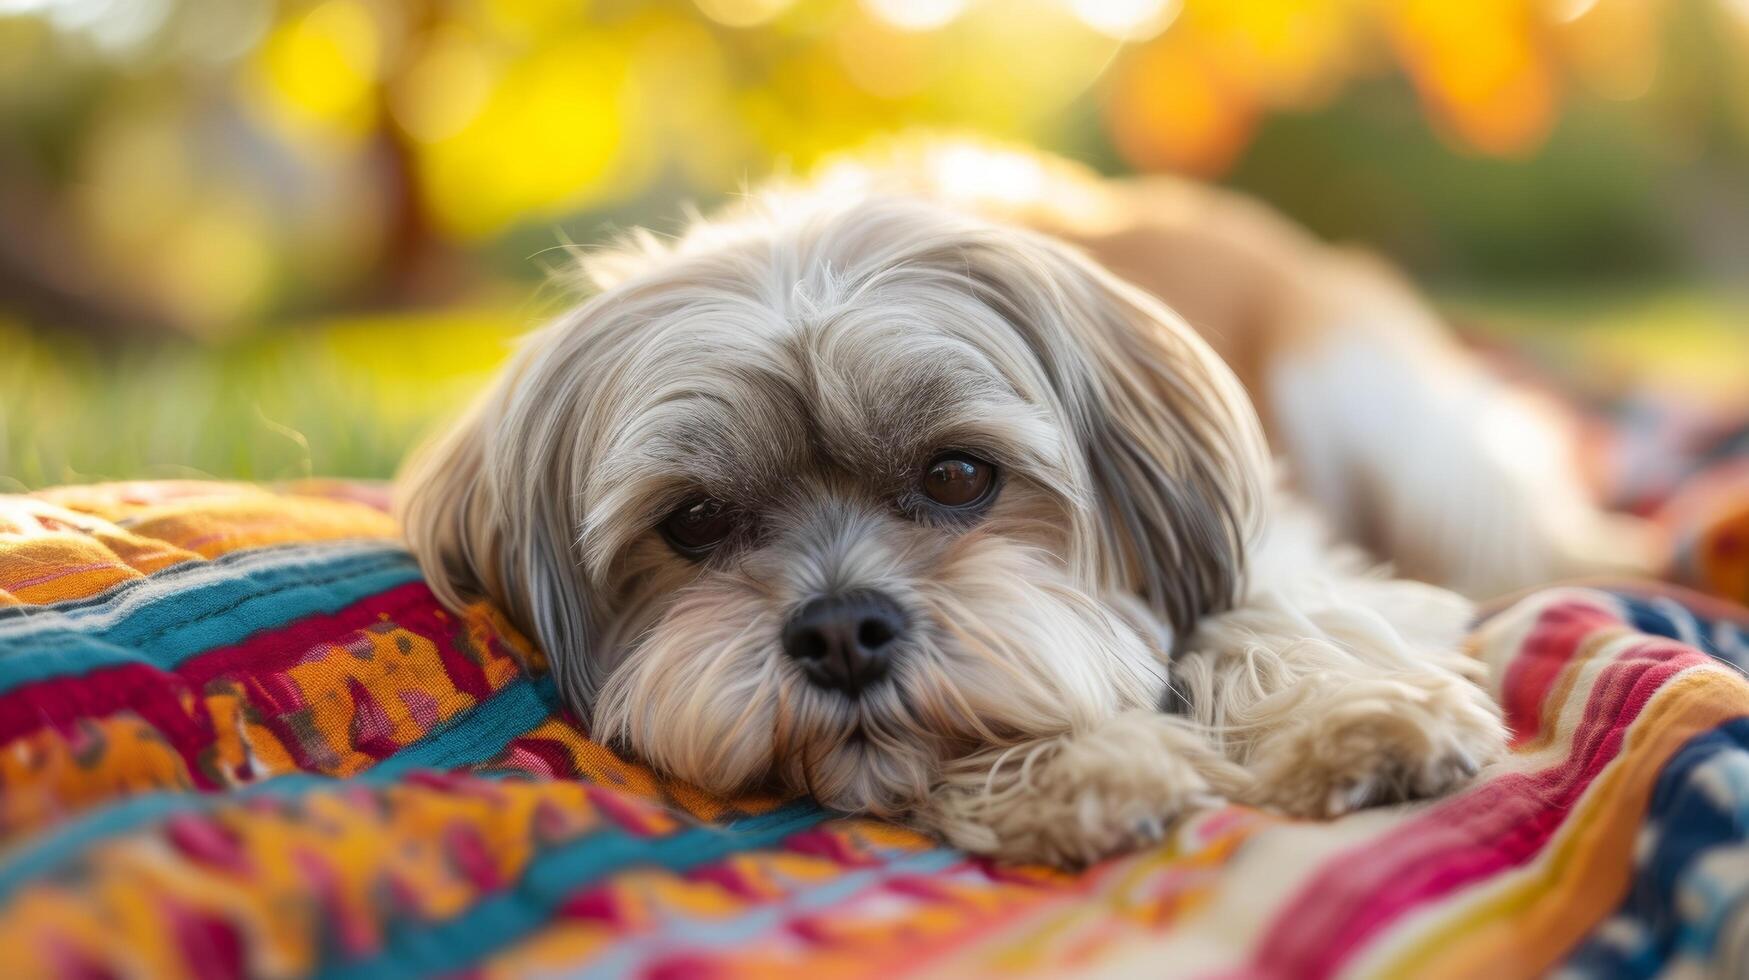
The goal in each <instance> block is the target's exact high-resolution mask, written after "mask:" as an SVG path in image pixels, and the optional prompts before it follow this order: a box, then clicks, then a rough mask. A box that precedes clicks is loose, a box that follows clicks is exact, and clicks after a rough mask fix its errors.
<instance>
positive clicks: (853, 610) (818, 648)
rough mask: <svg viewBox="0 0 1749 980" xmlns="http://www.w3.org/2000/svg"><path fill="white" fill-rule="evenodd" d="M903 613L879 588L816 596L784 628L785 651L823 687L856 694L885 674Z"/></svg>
mask: <svg viewBox="0 0 1749 980" xmlns="http://www.w3.org/2000/svg"><path fill="white" fill-rule="evenodd" d="M904 632H905V614H904V612H903V611H902V610H900V609H899V606H898V604H897V603H895V602H894V601H893V600H891V599H889V598H887V597H886V596H884V595H882V594H880V593H879V592H851V593H848V594H846V595H841V596H827V597H825V598H820V599H815V600H813V601H812V602H809V603H808V604H807V605H805V606H803V607H801V608H800V609H798V610H796V611H795V614H794V615H792V616H791V617H790V618H789V622H788V623H785V624H784V627H783V650H784V652H785V653H787V654H789V655H790V656H791V657H794V658H795V660H796V662H797V663H799V664H801V665H802V672H803V673H805V674H807V675H808V680H810V681H812V682H814V683H815V684H817V685H819V686H820V687H826V688H831V689H833V690H836V691H843V692H844V693H845V694H850V695H855V694H857V693H859V692H861V691H862V689H863V688H865V687H868V686H869V685H871V684H873V683H875V682H876V681H879V680H880V679H881V678H883V677H885V676H887V667H888V665H889V663H890V661H891V660H892V654H893V648H894V647H895V646H896V645H897V643H898V640H899V637H900V636H901V635H903V634H904Z"/></svg>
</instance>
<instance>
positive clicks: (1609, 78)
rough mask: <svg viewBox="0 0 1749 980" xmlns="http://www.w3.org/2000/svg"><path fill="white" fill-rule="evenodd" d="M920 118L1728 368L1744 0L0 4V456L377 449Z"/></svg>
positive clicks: (1719, 378)
mask: <svg viewBox="0 0 1749 980" xmlns="http://www.w3.org/2000/svg"><path fill="white" fill-rule="evenodd" d="M916 128H933V129H944V130H951V131H959V132H971V133H978V134H987V135H990V136H994V137H998V138H1004V139H1015V140H1024V141H1027V142H1030V143H1033V144H1035V145H1039V146H1042V147H1044V148H1047V149H1052V150H1056V151H1059V152H1063V153H1066V154H1068V155H1070V156H1073V157H1075V158H1077V159H1080V160H1082V161H1085V162H1087V163H1090V164H1092V165H1093V166H1095V167H1097V168H1099V169H1100V170H1103V171H1106V172H1110V173H1124V172H1135V171H1176V172H1182V173H1187V174H1192V175H1195V176H1198V177H1203V178H1207V179H1210V180H1217V181H1221V182H1224V183H1227V184H1231V185H1234V186H1237V187H1240V188H1244V189H1246V190H1248V191H1250V192H1253V193H1255V194H1257V195H1259V196H1261V197H1263V198H1265V199H1266V200H1268V201H1270V202H1271V203H1273V204H1274V205H1275V206H1276V207H1278V208H1280V209H1281V210H1283V211H1285V212H1287V213H1288V214H1290V215H1292V216H1293V217H1295V218H1297V219H1298V220H1300V221H1302V222H1304V223H1305V224H1307V225H1309V226H1310V227H1312V228H1313V229H1314V230H1316V231H1317V232H1318V233H1320V234H1322V235H1325V236H1327V237H1330V238H1332V239H1338V240H1344V241H1353V242H1359V243H1363V244H1365V245H1367V246H1370V247H1372V248H1374V249H1377V250H1379V251H1381V252H1383V253H1384V254H1386V255H1389V256H1390V257H1392V258H1393V259H1394V260H1395V261H1397V262H1399V263H1400V264H1402V265H1403V266H1405V267H1406V268H1407V269H1408V270H1409V271H1410V272H1411V273H1413V274H1414V275H1415V276H1416V277H1417V278H1418V279H1419V280H1420V281H1421V282H1422V283H1423V284H1424V285H1425V286H1426V287H1427V288H1428V289H1429V290H1430V291H1431V292H1432V293H1433V294H1434V295H1435V296H1436V297H1437V299H1438V301H1439V302H1440V303H1441V304H1442V306H1443V307H1444V308H1445V309H1446V310H1447V311H1448V312H1449V313H1450V314H1451V316H1452V317H1453V318H1454V320H1455V321H1456V322H1458V323H1459V324H1460V325H1461V326H1462V327H1463V328H1464V329H1465V330H1466V331H1468V332H1469V333H1470V334H1471V335H1472V336H1474V337H1475V338H1476V339H1477V340H1478V342H1480V343H1484V344H1489V345H1497V346H1506V347H1510V348H1512V349H1514V350H1516V351H1521V352H1525V353H1527V354H1528V356H1529V357H1530V358H1531V359H1532V360H1534V361H1535V362H1537V363H1538V364H1540V365H1542V366H1543V367H1544V368H1545V369H1547V370H1549V371H1551V372H1552V373H1553V374H1555V375H1557V376H1558V380H1559V382H1560V383H1561V384H1562V385H1564V386H1566V387H1567V388H1569V389H1570V390H1574V391H1578V392H1580V393H1581V394H1582V395H1588V396H1589V397H1594V398H1618V397H1622V396H1623V394H1624V393H1644V392H1653V391H1655V392H1659V393H1660V395H1659V397H1676V398H1695V399H1706V400H1710V401H1715V402H1716V401H1718V400H1721V399H1724V400H1731V399H1735V400H1738V401H1739V402H1741V401H1742V400H1743V399H1745V398H1749V0H1461V2H1460V0H1401V2H1390V0H651V2H634V0H321V2H315V3H307V2H292V0H281V2H275V0H0V490H7V489H20V488H30V487H37V486H42V485H46V484H52V483H62V482H74V481H90V480H98V479H112V478H131V477H166V476H218V477H238V478H248V479H287V478H296V477H302V476H308V475H312V474H313V475H323V476H355V477H386V476H388V475H390V474H391V473H392V472H393V471H394V468H395V466H396V463H397V462H398V460H399V459H400V457H401V455H402V453H403V452H404V451H405V450H406V448H407V447H408V445H409V443H410V442H411V441H412V440H414V439H416V438H417V437H418V435H419V434H420V433H422V432H423V431H425V430H426V429H427V428H429V427H430V425H431V424H432V421H433V420H434V419H435V418H438V417H441V416H443V415H445V414H447V413H449V412H452V411H454V410H456V409H457V408H459V407H460V405H461V404H462V403H463V402H464V401H465V400H466V399H467V398H468V397H469V395H470V394H471V393H472V392H473V391H474V390H475V389H476V388H477V387H478V386H479V385H480V384H481V383H482V381H483V380H484V378H485V377H486V376H488V375H489V374H490V372H491V370H492V368H493V367H494V365H496V364H497V363H498V361H499V360H500V359H501V358H502V357H503V356H504V354H505V352H506V350H507V348H508V345H509V343H510V342H511V340H512V339H513V338H514V337H515V335H516V334H517V333H519V332H521V331H523V330H526V329H528V328H529V327H530V326H532V325H535V324H537V323H539V322H540V321H541V320H542V319H543V318H544V317H546V316H549V315H551V313H553V312H554V311H555V310H556V309H558V308H560V307H562V306H563V305H564V304H565V303H566V302H567V301H568V300H569V299H571V297H567V296H565V295H564V294H563V293H562V292H561V291H559V290H558V288H557V287H555V286H552V285H550V284H548V277H549V276H550V273H551V272H552V271H553V270H554V269H556V268H560V267H562V266H563V264H564V262H565V260H566V252H565V250H564V247H563V246H564V243H567V242H576V243H589V242H593V241H599V240H600V239H602V238H603V237H604V236H607V235H611V234H613V233H614V232H615V231H617V230H623V229H625V228H628V227H630V226H633V225H640V224H649V225H652V226H654V227H656V228H657V229H673V228H674V227H676V218H677V216H679V215H680V214H681V213H682V210H683V205H684V204H685V203H686V202H696V203H698V204H701V205H706V206H708V205H709V204H710V203H711V202H712V201H714V200H717V199H719V198H721V197H722V196H724V195H726V194H732V193H734V192H735V191H736V190H737V189H738V188H740V187H742V186H744V185H746V184H747V183H749V182H751V181H756V180H758V179H759V178H761V177H763V176H765V175H768V174H771V173H774V172H796V171H802V170H805V169H807V168H808V167H809V166H810V165H811V164H812V163H814V162H815V161H817V160H818V159H820V158H821V157H822V156H825V155H828V154H830V153H833V152H835V151H839V150H843V149H846V148H851V147H855V146H856V145H858V144H860V143H863V142H865V141H867V140H869V139H870V138H871V137H874V136H877V135H879V134H883V133H892V132H895V131H904V130H910V129H916Z"/></svg>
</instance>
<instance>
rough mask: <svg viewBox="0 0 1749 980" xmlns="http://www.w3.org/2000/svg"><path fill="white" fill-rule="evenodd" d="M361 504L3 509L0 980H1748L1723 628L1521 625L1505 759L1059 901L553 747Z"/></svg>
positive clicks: (1221, 824)
mask: <svg viewBox="0 0 1749 980" xmlns="http://www.w3.org/2000/svg"><path fill="white" fill-rule="evenodd" d="M382 504H383V501H382V500H381V493H380V491H378V490H376V489H374V488H369V487H355V486H348V485H344V484H330V485H306V486H300V487H294V488H290V489H289V490H287V491H285V492H270V491H266V490H262V489H258V488H252V487H244V486H232V485H220V484H198V483H197V484H128V485H112V486H105V487H94V488H89V487H88V488H72V489H65V490H60V491H54V492H51V493H47V494H43V495H39V496H34V497H6V498H0V950H4V951H5V953H4V959H5V962H6V964H7V968H8V973H9V974H58V975H84V976H98V975H137V974H142V973H145V974H164V975H177V974H192V975H202V976H228V975H237V974H253V975H267V976H273V975H293V974H306V973H312V972H320V973H330V974H336V975H370V976H390V975H401V974H411V973H426V972H435V971H463V972H469V971H471V972H478V973H480V974H506V975H511V974H514V975H522V974H528V973H567V974H569V973H587V974H591V975H601V976H621V975H647V976H701V975H702V976H742V975H747V976H774V975H777V976H781V975H806V976H808V977H810V978H818V977H824V976H832V975H846V976H852V975H873V976H882V975H890V974H893V973H895V972H898V971H900V970H915V971H923V972H930V973H935V974H938V975H944V976H954V977H958V976H968V975H979V974H989V973H995V972H1020V973H1026V972H1031V973H1040V974H1062V973H1065V972H1074V973H1077V974H1080V973H1087V974H1100V973H1104V974H1114V975H1115V974H1146V975H1161V974H1174V975H1200V976H1222V977H1241V976H1289V975H1291V976H1323V975H1332V974H1366V975H1407V976H1418V977H1419V976H1439V975H1447V976H1489V977H1506V976H1515V975H1531V974H1536V973H1539V972H1542V971H1545V970H1548V969H1550V968H1554V967H1564V968H1565V969H1566V970H1567V971H1569V972H1571V973H1574V974H1609V975H1641V974H1648V975H1649V974H1651V973H1654V972H1659V971H1662V970H1668V969H1671V968H1674V967H1687V968H1691V969H1702V968H1712V969H1721V970H1724V971H1726V972H1727V973H1730V974H1735V975H1744V973H1745V971H1746V970H1749V963H1745V962H1743V961H1741V960H1740V959H1733V958H1740V957H1743V956H1744V955H1745V954H1744V950H1746V949H1749V901H1746V899H1749V857H1746V856H1749V682H1746V681H1745V680H1744V678H1743V676H1742V673H1741V671H1740V669H1739V668H1740V666H1741V664H1742V663H1743V661H1744V658H1746V657H1749V612H1745V611H1744V610H1742V609H1740V608H1738V607H1735V606H1731V605H1728V604H1726V603H1723V602H1719V601H1717V600H1709V599H1705V598H1703V597H1700V596H1698V595H1694V594H1691V593H1682V592H1677V591H1674V590H1672V589H1665V588H1658V587H1646V588H1644V589H1638V590H1618V591H1614V592H1604V591H1597V590H1589V589H1586V590H1580V589H1557V590H1551V591H1546V592H1543V593H1539V594H1537V595H1534V596H1532V597H1530V598H1528V599H1525V600H1523V601H1522V602H1520V603H1518V604H1516V605H1514V606H1513V607H1511V608H1510V609H1508V610H1505V611H1503V612H1501V613H1499V614H1497V615H1495V616H1493V617H1491V618H1489V619H1488V620H1487V621H1486V622H1485V623H1483V624H1482V625H1481V627H1480V628H1479V629H1478V630H1477V631H1476V633H1475V634H1474V636H1473V638H1472V644H1473V649H1474V652H1475V654H1476V655H1477V656H1479V657H1481V658H1483V659H1484V660H1485V661H1486V662H1487V663H1488V664H1489V665H1490V667H1491V670H1492V675H1493V677H1494V678H1495V680H1494V684H1495V694H1496V695H1497V696H1498V697H1499V698H1500V700H1501V703H1502V704H1503V705H1505V707H1506V710H1507V713H1508V717H1509V719H1510V722H1511V724H1512V727H1513V731H1514V732H1515V740H1514V751H1513V753H1512V755H1511V757H1510V759H1509V760H1508V761H1507V762H1506V763H1505V764H1504V765H1501V766H1499V767H1498V768H1496V769H1493V770H1491V771H1489V772H1487V773H1485V774H1484V778H1482V779H1481V780H1480V781H1479V782H1477V783H1476V784H1475V785H1473V786H1472V787H1471V788H1469V789H1467V790H1466V791H1464V792H1462V793H1460V794H1458V795H1456V796H1453V797H1449V798H1447V799H1444V800H1440V801H1437V802H1434V803H1430V804H1423V805H1418V806H1407V807H1398V808H1393V809H1386V810H1374V811H1367V812H1363V813H1360V814H1356V815H1352V816H1350V817H1347V818H1344V819H1342V820H1338V821H1334V822H1330V823H1303V822H1295V821H1289V820H1285V819H1282V818H1278V817H1274V816H1271V815H1268V814H1264V813H1260V812H1257V811H1253V810H1248V809H1245V808H1241V807H1229V808H1226V809H1223V810H1219V811H1214V812H1209V813H1204V814H1201V815H1198V816H1196V817H1194V818H1192V819H1190V820H1187V821H1184V822H1183V823H1182V824H1181V825H1180V826H1179V827H1178V828H1177V830H1176V832H1175V833H1174V834H1173V835H1172V836H1171V838H1170V839H1169V840H1168V841H1166V842H1165V843H1164V844H1162V845H1161V846H1159V847H1158V848H1155V849H1153V850H1150V851H1147V852H1145V853H1141V854H1136V855H1132V856H1129V857H1125V858H1121V859H1117V860H1113V861H1109V862H1106V863H1103V864H1101V865H1099V866H1097V867H1095V868H1092V869H1090V870H1088V871H1086V872H1083V873H1081V874H1075V875H1070V874H1064V873H1059V872H1054V871H1048V870H1044V869H1039V868H1026V867H1004V866H999V865H994V864H991V863H989V862H986V861H983V860H980V859H977V858H973V857H969V856H967V855H965V854H963V853H960V852H957V851H954V850H951V849H947V848H943V847H940V846H938V845H937V844H936V843H934V842H933V841H931V840H929V839H927V838H924V837H922V836H919V835H917V834H915V833H912V832H910V831H907V830H904V829H902V828H898V827H894V826H890V825H886V824H881V823H877V822H873V821H868V820H858V819H846V818H843V817H841V816H838V815H834V814H831V813H827V812H824V811H822V810H821V809H819V808H818V807H816V806H814V805H813V804H812V803H810V802H808V801H806V800H780V799H775V798H770V797H750V798H746V799H737V800H721V799H713V798H710V797H708V796H705V795H704V794H702V793H700V792H698V791H697V790H695V789H693V788H692V787H689V786H686V785H683V784H679V783H675V782H672V781H668V780H664V779H662V778H660V777H658V776H656V775H654V774H653V773H651V772H650V771H648V770H646V769H644V768H642V767H641V766H638V765H636V764H633V763H631V762H628V761H626V760H624V759H621V758H619V757H618V756H616V755H615V754H614V753H613V752H611V751H609V750H608V749H606V748H604V747H602V746H600V745H598V744H596V743H593V742H591V741H589V739H588V738H587V735H586V733H585V732H584V731H583V730H582V729H581V728H580V727H579V726H578V724H577V723H576V720H575V719H574V718H572V717H570V716H569V715H568V714H566V712H565V711H564V710H563V709H562V708H560V707H559V706H558V704H557V702H556V700H555V698H554V695H553V690H552V687H551V684H550V682H549V681H548V679H547V678H546V676H545V672H544V664H543V660H542V658H541V656H540V654H539V653H538V652H537V651H535V650H534V649H533V648H532V647H531V646H530V645H529V643H528V642H527V641H526V640H525V639H524V638H522V637H521V636H519V635H518V634H517V633H516V632H515V630H514V629H513V628H512V627H511V626H510V625H509V624H508V623H507V622H505V621H504V620H503V618H502V617H500V616H499V615H497V614H496V613H495V612H494V611H493V610H491V609H489V608H486V607H477V608H472V609H468V610H464V611H461V612H460V613H451V612H448V611H446V610H444V609H442V608H441V607H440V606H439V605H438V604H437V603H436V602H435V600H434V599H433V597H432V595H431V593H430V591H429V590H428V589H427V588H426V587H425V585H424V584H423V583H422V582H421V580H420V578H419V575H418V571H417V568H416V566H415V565H414V563H413V562H412V560H411V558H410V557H409V556H408V555H407V554H406V553H405V552H404V551H403V550H401V549H400V548H399V546H398V545H397V544H396V543H395V541H394V538H393V536H394V527H393V526H392V524H391V522H390V521H389V520H388V518H387V517H386V516H385V515H384V513H383V511H382Z"/></svg>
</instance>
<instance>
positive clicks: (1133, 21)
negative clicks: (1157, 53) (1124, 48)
mask: <svg viewBox="0 0 1749 980" xmlns="http://www.w3.org/2000/svg"><path fill="white" fill-rule="evenodd" d="M1069 7H1070V9H1072V10H1073V11H1074V12H1075V16H1076V17H1077V18H1079V19H1080V21H1081V22H1082V23H1083V24H1086V25H1087V26H1088V27H1091V28H1093V29H1094V30H1096V31H1098V32H1099V33H1101V34H1104V35H1106V36H1107V37H1112V38H1116V39H1117V40H1119V41H1145V40H1147V39H1148V38H1150V37H1153V36H1154V35H1156V34H1159V33H1160V32H1161V31H1164V30H1165V29H1166V28H1168V27H1170V26H1172V22H1173V21H1174V20H1176V19H1177V18H1178V13H1179V11H1181V10H1183V9H1184V2H1183V0H1069Z"/></svg>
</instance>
